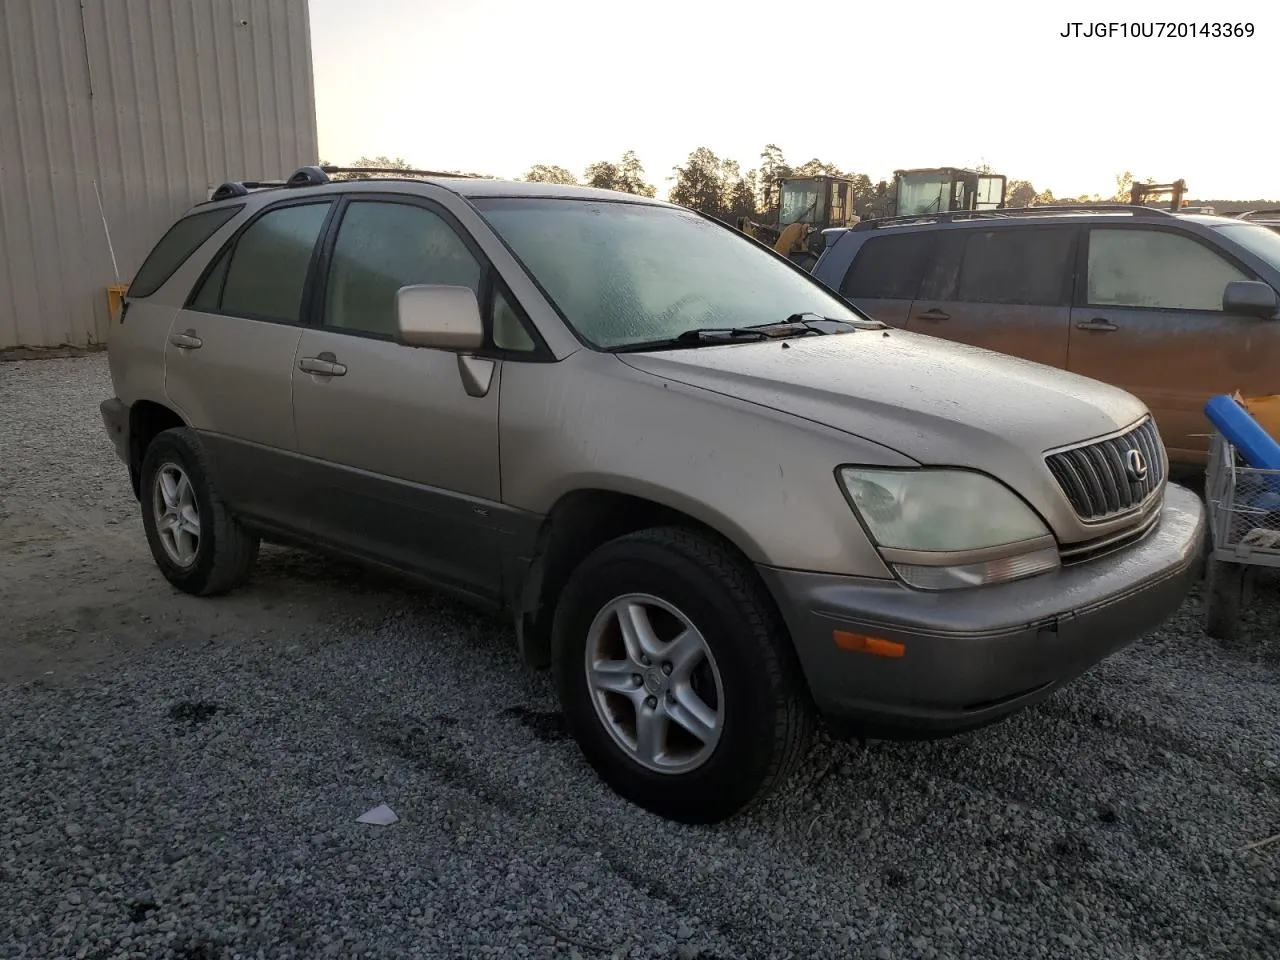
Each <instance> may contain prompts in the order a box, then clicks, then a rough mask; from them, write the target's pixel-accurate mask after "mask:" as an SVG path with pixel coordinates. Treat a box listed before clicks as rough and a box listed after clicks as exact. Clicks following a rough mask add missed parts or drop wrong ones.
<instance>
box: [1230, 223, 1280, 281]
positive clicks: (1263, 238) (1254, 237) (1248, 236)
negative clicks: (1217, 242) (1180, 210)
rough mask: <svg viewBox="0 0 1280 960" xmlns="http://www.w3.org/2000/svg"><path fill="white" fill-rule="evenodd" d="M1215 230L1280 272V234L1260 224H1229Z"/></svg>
mask: <svg viewBox="0 0 1280 960" xmlns="http://www.w3.org/2000/svg"><path fill="white" fill-rule="evenodd" d="M1215 229H1217V231H1218V232H1219V233H1221V234H1222V235H1223V236H1224V237H1226V238H1227V239H1228V240H1234V241H1235V242H1236V243H1238V244H1240V246H1242V247H1244V248H1245V249H1246V250H1248V251H1249V252H1250V253H1252V254H1253V255H1254V256H1255V257H1261V258H1262V259H1263V260H1265V261H1267V263H1269V264H1271V266H1273V267H1275V268H1276V269H1277V270H1280V233H1276V232H1275V231H1273V230H1268V229H1267V228H1266V227H1264V226H1263V225H1262V224H1260V223H1229V224H1227V225H1226V226H1222V227H1217V228H1215Z"/></svg>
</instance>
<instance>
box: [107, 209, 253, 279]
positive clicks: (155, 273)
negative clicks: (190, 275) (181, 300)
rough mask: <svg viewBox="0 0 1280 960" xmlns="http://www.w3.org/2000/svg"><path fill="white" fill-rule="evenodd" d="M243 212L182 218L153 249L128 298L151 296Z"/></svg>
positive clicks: (212, 212)
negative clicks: (219, 231)
mask: <svg viewBox="0 0 1280 960" xmlns="http://www.w3.org/2000/svg"><path fill="white" fill-rule="evenodd" d="M243 209H244V206H243V205H242V204H241V205H237V206H234V207H220V208H219V209H217V210H204V211H202V212H200V213H193V214H190V215H189V216H185V217H183V218H182V219H181V220H179V221H178V222H177V223H175V224H174V225H173V226H171V227H170V228H169V229H168V231H167V232H166V233H165V235H164V236H163V237H161V238H160V242H159V243H157V244H156V245H155V247H153V248H152V250H151V253H149V254H148V255H147V259H146V260H144V261H143V262H142V266H141V267H139V268H138V272H137V273H136V274H135V275H134V278H133V282H132V283H131V284H129V292H128V294H127V295H128V296H129V297H131V298H136V297H149V296H151V295H152V294H153V293H155V292H156V291H157V290H159V289H160V288H161V287H163V286H164V285H165V283H166V282H167V281H168V279H169V278H170V277H171V276H173V274H174V272H175V271H176V270H177V269H178V268H179V267H180V266H182V265H183V264H184V263H186V262H187V258H188V257H190V256H191V255H192V254H193V253H195V252H196V251H197V250H198V249H200V247H201V245H202V244H204V242H205V241H206V240H208V239H209V238H210V237H212V236H213V235H214V234H215V233H217V232H218V230H220V229H221V228H222V226H223V225H224V224H226V223H228V222H230V221H231V219H232V218H233V217H235V215H236V214H238V213H239V212H240V211H241V210H243Z"/></svg>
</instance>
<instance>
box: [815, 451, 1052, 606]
mask: <svg viewBox="0 0 1280 960" xmlns="http://www.w3.org/2000/svg"><path fill="white" fill-rule="evenodd" d="M839 477H840V482H841V484H843V486H844V488H845V491H846V492H847V493H848V495H849V500H850V501H851V502H852V503H853V505H854V507H855V508H856V509H857V511H858V513H859V515H860V516H861V517H862V520H863V522H864V523H865V524H866V526H867V529H868V530H869V531H870V533H871V536H872V537H873V538H874V539H875V541H876V544H877V545H878V546H879V547H880V552H881V554H882V555H883V556H884V558H885V560H886V561H887V562H888V563H889V564H890V565H891V566H892V567H893V569H894V571H895V572H896V573H897V574H898V576H900V577H901V578H902V579H903V580H904V581H905V582H906V583H908V584H910V585H911V586H914V587H917V588H919V589H922V590H947V589H954V588H956V587H970V586H979V585H981V584H987V583H1002V582H1005V581H1008V580H1018V579H1021V578H1023V577H1029V576H1032V575H1034V574H1037V573H1044V572H1045V571H1047V570H1053V569H1056V568H1057V567H1058V566H1059V564H1060V560H1059V558H1058V548H1057V542H1056V541H1055V540H1054V538H1053V534H1052V533H1051V532H1050V531H1049V528H1048V527H1046V526H1045V525H1044V521H1042V520H1041V519H1040V518H1039V517H1038V516H1037V515H1036V514H1035V512H1034V511H1033V510H1032V509H1031V508H1030V507H1028V506H1027V505H1026V504H1025V503H1024V502H1023V501H1022V500H1021V499H1019V498H1018V497H1017V496H1015V495H1014V493H1013V491H1011V490H1010V489H1009V488H1008V487H1005V486H1004V485H1002V484H1000V483H999V482H997V481H996V480H993V479H992V478H991V477H988V476H985V475H984V474H980V473H972V472H970V471H967V470H879V469H875V468H869V467H868V468H863V467H842V468H841V469H840V471H839Z"/></svg>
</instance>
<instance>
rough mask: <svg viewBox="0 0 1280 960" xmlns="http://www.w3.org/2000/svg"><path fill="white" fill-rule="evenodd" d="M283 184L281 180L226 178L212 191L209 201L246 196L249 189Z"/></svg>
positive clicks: (262, 188)
mask: <svg viewBox="0 0 1280 960" xmlns="http://www.w3.org/2000/svg"><path fill="white" fill-rule="evenodd" d="M284 185H285V184H284V181H283V180H228V181H227V182H226V183H224V184H222V185H221V186H220V187H218V189H216V190H214V191H213V195H212V196H210V197H209V201H210V202H213V201H217V200H230V199H231V198H232V197H247V196H248V195H249V191H250V190H274V189H276V188H278V187H283V186H284Z"/></svg>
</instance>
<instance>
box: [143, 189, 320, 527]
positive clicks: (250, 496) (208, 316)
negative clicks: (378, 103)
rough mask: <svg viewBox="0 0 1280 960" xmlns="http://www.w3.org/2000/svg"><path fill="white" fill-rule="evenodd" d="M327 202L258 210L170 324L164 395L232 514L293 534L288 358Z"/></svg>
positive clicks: (293, 441)
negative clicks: (193, 435)
mask: <svg viewBox="0 0 1280 960" xmlns="http://www.w3.org/2000/svg"><path fill="white" fill-rule="evenodd" d="M332 209H333V201H332V199H303V200H297V201H285V202H283V203H280V204H275V205H272V206H270V207H267V208H265V209H264V210H263V211H261V212H260V213H258V214H257V215H256V216H254V217H253V218H252V219H250V220H248V221H247V222H246V223H245V225H244V226H243V227H242V228H241V229H240V230H239V231H237V233H236V234H235V235H234V236H233V237H232V238H231V239H230V240H229V241H228V242H227V243H226V245H225V246H224V247H223V249H222V250H221V251H220V252H219V254H218V256H216V257H215V258H214V259H213V261H212V262H211V263H210V265H209V267H208V269H206V270H205V272H204V273H203V275H202V276H201V278H200V280H198V281H197V283H196V285H195V287H194V289H193V290H192V293H191V295H190V297H189V298H188V300H187V304H186V306H185V307H184V309H183V310H182V311H180V312H179V313H178V315H177V316H176V317H175V319H174V322H173V325H172V326H171V327H170V331H169V342H168V344H167V346H166V348H165V388H166V391H167V392H168V395H169V397H170V399H171V400H172V401H173V403H174V404H175V405H176V406H177V408H178V409H179V410H180V411H181V412H182V414H183V415H184V416H185V417H186V419H187V422H188V423H190V424H191V425H192V426H193V427H194V428H195V429H196V430H198V431H199V432H200V434H201V436H202V439H203V441H204V447H205V450H206V453H207V455H208V458H209V460H210V463H211V466H212V468H213V469H214V471H215V473H216V477H217V480H216V482H217V483H218V486H219V490H220V492H221V493H222V495H223V496H224V497H225V498H226V499H227V501H228V503H230V504H231V506H232V507H233V508H234V509H235V510H236V512H237V513H239V514H241V515H243V516H246V517H249V518H251V519H258V520H264V521H268V522H269V523H272V524H276V525H283V526H286V527H291V528H297V527H298V526H299V524H300V523H301V522H302V520H301V518H300V516H299V515H298V514H297V512H296V499H295V498H294V496H293V491H292V473H293V460H292V457H293V455H294V453H295V452H296V451H297V446H298V445H297V436H296V434H295V432H294V427H293V399H292V393H291V391H292V387H291V385H290V379H291V377H292V370H293V359H294V352H295V350H296V349H297V346H298V341H299V339H300V338H301V336H302V326H301V317H302V306H303V293H304V290H305V289H306V286H307V281H308V276H309V275H310V273H311V272H312V270H313V269H314V261H315V254H316V250H317V247H318V243H317V241H318V240H319V238H320V235H321V232H322V230H323V228H324V225H325V222H326V219H327V218H328V216H329V213H330V212H331V211H332Z"/></svg>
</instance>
